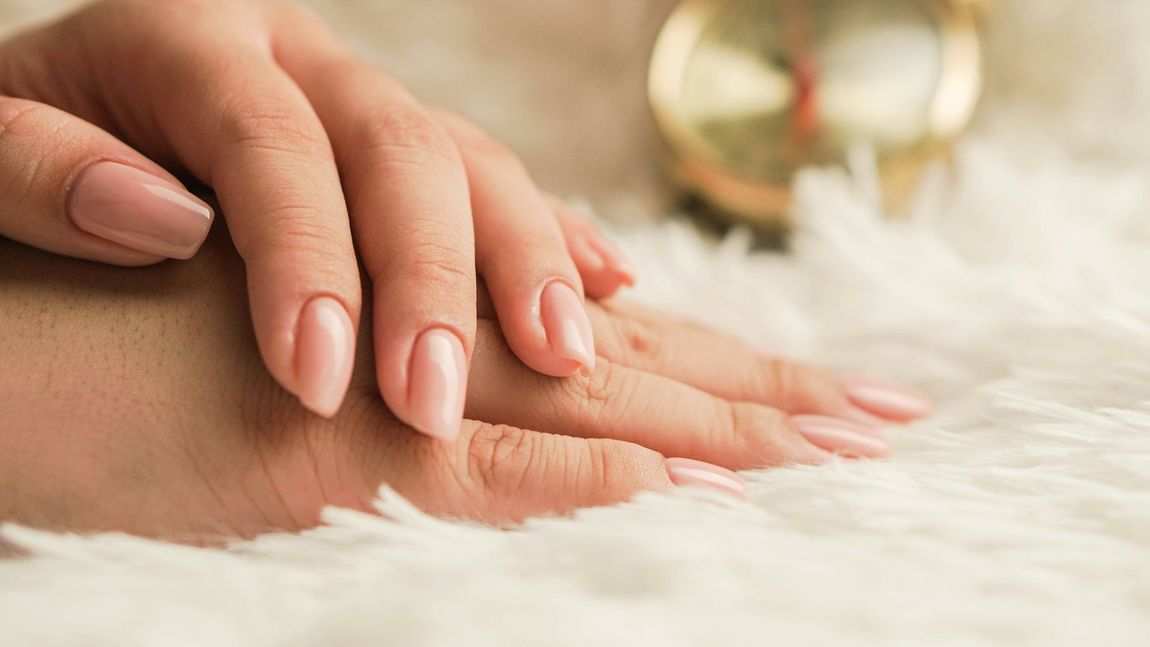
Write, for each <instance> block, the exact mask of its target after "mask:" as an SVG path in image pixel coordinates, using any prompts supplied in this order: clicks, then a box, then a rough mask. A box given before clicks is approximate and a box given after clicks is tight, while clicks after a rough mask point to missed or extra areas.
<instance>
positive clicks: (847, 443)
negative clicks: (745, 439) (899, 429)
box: [791, 416, 890, 458]
mask: <svg viewBox="0 0 1150 647" xmlns="http://www.w3.org/2000/svg"><path fill="white" fill-rule="evenodd" d="M791 424H793V425H794V426H795V429H797V430H798V431H799V433H801V434H802V435H803V437H804V438H806V439H807V440H809V441H810V442H811V444H812V445H814V446H816V447H820V448H822V449H825V450H827V451H828V452H835V453H839V454H846V455H849V456H860V457H863V458H882V457H884V456H887V455H888V454H890V442H888V441H887V440H886V439H885V438H884V437H882V436H881V435H879V432H876V431H874V430H868V429H867V428H866V427H862V426H860V425H856V424H855V423H853V422H848V421H846V420H840V419H838V418H830V417H828V416H791Z"/></svg>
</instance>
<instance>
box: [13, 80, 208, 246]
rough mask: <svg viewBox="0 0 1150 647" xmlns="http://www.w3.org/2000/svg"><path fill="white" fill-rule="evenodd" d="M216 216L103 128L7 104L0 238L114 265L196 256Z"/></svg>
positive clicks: (22, 103) (28, 105) (33, 106)
mask: <svg viewBox="0 0 1150 647" xmlns="http://www.w3.org/2000/svg"><path fill="white" fill-rule="evenodd" d="M212 217H213V213H212V209H211V208H210V207H208V205H207V204H205V203H204V202H203V201H202V200H200V199H199V198H196V197H195V196H193V195H192V194H191V193H189V192H188V191H187V190H186V189H185V188H184V186H183V185H181V184H180V183H179V181H178V180H176V179H175V178H174V177H172V176H171V175H170V174H169V173H167V172H166V171H164V170H163V169H162V168H160V167H159V166H158V165H156V164H155V163H153V162H152V161H151V160H149V159H148V158H146V157H144V156H143V155H140V154H139V153H137V152H136V151H134V150H133V149H132V148H130V147H129V146H127V145H125V144H123V143H122V142H120V141H119V140H117V139H116V138H115V137H112V136H111V135H110V134H108V133H106V132H104V131H103V130H101V129H99V128H97V127H95V126H93V125H91V124H88V123H86V122H84V121H82V120H80V119H77V118H75V117H73V116H71V115H69V114H67V113H65V112H62V111H60V110H57V109H55V108H51V107H49V106H46V105H44V104H40V103H35V102H32V101H26V100H22V99H13V98H8V97H0V235H3V236H5V237H8V238H11V239H14V240H18V241H20V242H23V243H25V244H28V245H31V246H33V247H37V248H40V249H44V250H47V251H50V252H55V253H57V254H64V255H67V256H74V257H77V258H84V259H88V260H95V261H103V262H106V263H114V264H117V265H146V264H149V263H155V262H158V261H160V260H163V259H164V258H180V259H185V258H190V257H192V256H193V255H195V253H196V250H198V249H199V247H200V245H201V244H202V243H203V242H204V239H205V238H206V237H207V234H208V230H209V229H210V228H211V224H212Z"/></svg>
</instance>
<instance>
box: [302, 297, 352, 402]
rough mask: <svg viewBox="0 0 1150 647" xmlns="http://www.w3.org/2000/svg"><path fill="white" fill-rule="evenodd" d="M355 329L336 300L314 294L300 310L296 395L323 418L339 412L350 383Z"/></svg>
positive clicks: (341, 305)
mask: <svg viewBox="0 0 1150 647" xmlns="http://www.w3.org/2000/svg"><path fill="white" fill-rule="evenodd" d="M354 356H355V328H354V326H353V325H352V323H351V317H350V316H349V315H348V314H347V310H346V309H345V308H344V307H343V304H341V303H340V302H339V301H336V300H335V299H333V298H331V297H316V298H314V299H312V300H311V301H309V302H308V303H307V305H305V306H304V308H303V311H302V312H301V313H300V318H299V328H298V332H297V335H296V393H295V394H296V397H298V398H299V399H300V402H301V403H302V404H303V406H305V407H307V408H308V409H309V410H311V411H312V412H314V413H316V414H318V415H321V416H323V417H325V418H330V417H332V416H334V415H335V414H336V412H337V411H339V406H340V404H342V403H343V398H344V396H345V395H347V388H348V385H349V384H350V383H351V370H352V367H353V366H354V363H355V361H354Z"/></svg>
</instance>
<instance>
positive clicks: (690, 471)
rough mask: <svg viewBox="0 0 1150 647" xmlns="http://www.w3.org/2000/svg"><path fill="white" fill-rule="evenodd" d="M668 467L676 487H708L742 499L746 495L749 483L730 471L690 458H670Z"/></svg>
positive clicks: (668, 472) (668, 473)
mask: <svg viewBox="0 0 1150 647" xmlns="http://www.w3.org/2000/svg"><path fill="white" fill-rule="evenodd" d="M666 465H667V475H668V476H670V477H671V482H672V483H674V484H675V485H678V486H685V485H698V486H702V487H708V488H711V489H714V490H718V491H720V492H724V493H726V494H730V495H731V496H736V497H739V498H740V499H741V498H743V496H745V495H746V492H747V482H746V481H744V480H743V479H742V478H741V477H740V476H739V475H738V474H735V473H734V472H732V471H731V470H729V469H726V468H723V467H719V466H718V465H712V464H710V463H704V462H703V461H696V460H692V459H690V458H668V459H667V462H666Z"/></svg>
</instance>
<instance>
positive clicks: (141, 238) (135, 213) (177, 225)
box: [68, 162, 213, 259]
mask: <svg viewBox="0 0 1150 647" xmlns="http://www.w3.org/2000/svg"><path fill="white" fill-rule="evenodd" d="M68 215H69V217H70V218H71V219H72V222H73V223H74V224H75V225H76V227H78V228H79V229H82V230H84V231H86V232H88V233H90V234H94V235H96V236H99V237H100V238H103V239H105V240H110V241H112V242H114V243H119V244H121V245H124V246H125V247H131V248H132V249H134V250H137V251H140V252H145V253H147V254H155V255H157V256H166V257H169V258H180V259H186V258H191V257H192V256H195V254H196V250H198V249H199V248H200V245H201V244H203V242H204V239H205V238H207V235H208V230H209V229H211V227H212V217H213V213H212V208H211V207H209V206H208V205H207V204H206V203H205V202H204V201H203V200H200V199H199V198H197V197H196V196H194V195H192V194H191V193H188V192H187V191H186V190H185V189H184V187H182V186H180V185H178V184H175V183H173V182H171V181H169V180H165V179H163V178H160V177H158V176H155V175H152V174H151V173H147V172H145V171H141V170H139V169H137V168H133V167H131V166H127V165H125V164H120V163H117V162H98V163H96V164H93V165H92V166H90V167H88V168H87V169H85V170H84V172H83V173H81V174H80V177H79V179H77V180H76V184H75V186H73V187H72V196H71V203H70V205H69V208H68Z"/></svg>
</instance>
